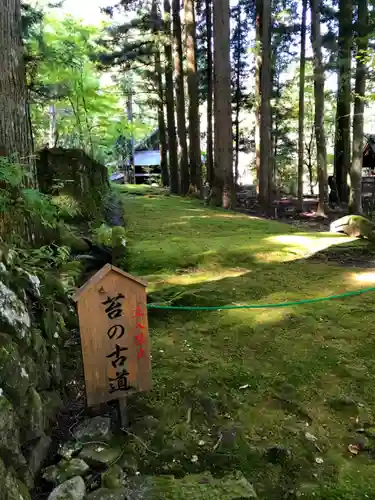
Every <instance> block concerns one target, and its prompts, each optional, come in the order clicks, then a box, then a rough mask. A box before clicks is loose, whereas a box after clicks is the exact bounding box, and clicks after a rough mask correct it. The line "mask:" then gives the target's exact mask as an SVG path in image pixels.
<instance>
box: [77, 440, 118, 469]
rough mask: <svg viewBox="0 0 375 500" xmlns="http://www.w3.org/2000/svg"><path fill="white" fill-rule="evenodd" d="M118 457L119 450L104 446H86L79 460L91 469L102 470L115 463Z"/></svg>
mask: <svg viewBox="0 0 375 500" xmlns="http://www.w3.org/2000/svg"><path fill="white" fill-rule="evenodd" d="M120 455H121V449H120V448H112V447H110V446H105V445H104V444H103V445H101V444H87V445H86V446H85V447H84V448H83V450H82V451H81V452H80V454H79V458H82V460H84V461H85V462H87V463H88V464H90V465H92V466H93V467H98V468H102V467H103V468H104V467H108V466H109V465H111V464H112V463H113V462H115V460H117V459H118V458H119V457H120Z"/></svg>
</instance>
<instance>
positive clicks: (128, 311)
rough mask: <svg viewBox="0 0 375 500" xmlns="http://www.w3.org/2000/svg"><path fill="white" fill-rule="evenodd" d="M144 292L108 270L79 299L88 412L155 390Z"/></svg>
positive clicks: (139, 285) (123, 275) (121, 273)
mask: <svg viewBox="0 0 375 500" xmlns="http://www.w3.org/2000/svg"><path fill="white" fill-rule="evenodd" d="M146 287H147V284H146V283H145V282H143V281H142V280H140V279H138V278H136V277H134V276H131V275H130V274H127V273H125V272H124V271H122V270H121V269H118V268H117V267H114V266H112V265H110V264H107V265H105V266H104V267H103V268H102V269H101V270H100V271H99V272H97V273H96V274H95V275H94V276H93V277H92V278H91V279H90V280H89V281H88V282H87V283H86V284H85V285H83V287H82V288H80V289H79V290H78V291H77V292H76V294H75V297H74V299H75V301H76V302H77V307H78V316H79V326H80V333H81V344H82V355H83V364H84V371H85V382H86V394H87V404H88V405H89V406H93V405H98V404H100V403H105V402H107V401H110V400H113V399H119V398H123V397H126V396H128V395H129V394H131V393H132V392H138V391H147V390H149V389H150V388H151V361H150V342H149V335H148V322H147V299H146Z"/></svg>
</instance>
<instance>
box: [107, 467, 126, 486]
mask: <svg viewBox="0 0 375 500" xmlns="http://www.w3.org/2000/svg"><path fill="white" fill-rule="evenodd" d="M103 486H105V487H106V488H108V489H110V490H116V489H118V488H122V487H123V486H124V472H123V470H122V469H121V467H120V466H119V465H117V464H114V465H112V467H110V468H109V469H108V470H107V471H106V472H105V473H104V474H103Z"/></svg>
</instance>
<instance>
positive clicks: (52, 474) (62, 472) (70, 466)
mask: <svg viewBox="0 0 375 500" xmlns="http://www.w3.org/2000/svg"><path fill="white" fill-rule="evenodd" d="M89 470H90V467H89V466H88V465H87V463H86V462H85V461H84V460H82V459H80V458H72V459H71V460H61V461H60V462H59V463H58V464H57V465H51V466H50V467H47V468H46V469H44V471H43V478H44V479H45V480H46V481H48V482H50V483H55V484H61V483H64V482H65V481H67V480H68V479H71V478H72V477H75V476H84V475H85V474H87V473H88V471H89Z"/></svg>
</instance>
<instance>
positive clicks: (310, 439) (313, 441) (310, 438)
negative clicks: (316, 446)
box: [305, 432, 317, 443]
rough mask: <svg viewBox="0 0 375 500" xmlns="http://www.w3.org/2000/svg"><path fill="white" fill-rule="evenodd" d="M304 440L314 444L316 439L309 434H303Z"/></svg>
mask: <svg viewBox="0 0 375 500" xmlns="http://www.w3.org/2000/svg"><path fill="white" fill-rule="evenodd" d="M305 438H306V439H307V441H311V442H312V443H315V441H317V437H316V436H314V435H313V434H310V432H305Z"/></svg>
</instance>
